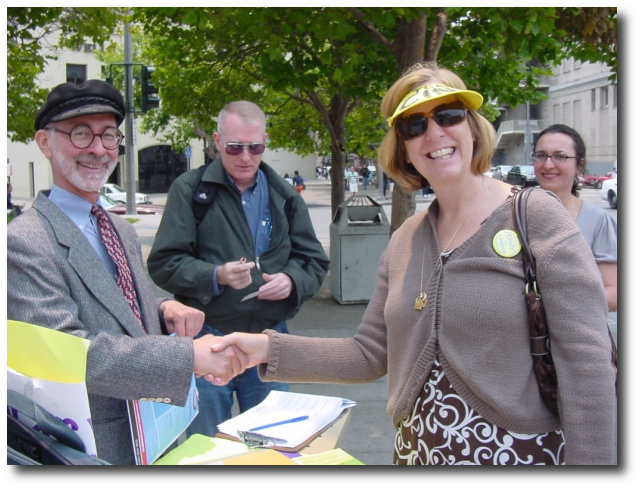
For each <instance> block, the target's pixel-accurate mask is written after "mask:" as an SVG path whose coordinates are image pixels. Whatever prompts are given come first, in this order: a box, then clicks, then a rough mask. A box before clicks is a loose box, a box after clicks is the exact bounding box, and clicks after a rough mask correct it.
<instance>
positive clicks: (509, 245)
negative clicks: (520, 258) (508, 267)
mask: <svg viewBox="0 0 640 488" xmlns="http://www.w3.org/2000/svg"><path fill="white" fill-rule="evenodd" d="M521 248H522V246H521V245H520V240H519V239H518V234H516V233H515V232H514V231H512V230H501V231H500V232H498V233H497V234H496V235H495V236H493V250H494V251H495V252H497V253H498V254H499V255H500V256H502V257H503V258H512V257H513V256H515V255H516V254H518V253H519V252H520V249H521Z"/></svg>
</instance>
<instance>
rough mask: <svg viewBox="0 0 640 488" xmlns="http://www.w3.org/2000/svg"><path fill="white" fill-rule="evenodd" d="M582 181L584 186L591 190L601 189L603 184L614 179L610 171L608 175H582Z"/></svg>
mask: <svg viewBox="0 0 640 488" xmlns="http://www.w3.org/2000/svg"><path fill="white" fill-rule="evenodd" d="M581 176H582V178H580V181H581V182H582V186H588V187H591V188H596V189H598V190H599V189H601V188H602V183H603V182H605V181H607V180H610V179H612V178H613V173H612V172H611V171H609V172H608V173H607V174H606V175H602V176H598V175H584V174H583V175H581Z"/></svg>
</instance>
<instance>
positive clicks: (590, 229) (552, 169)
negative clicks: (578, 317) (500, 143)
mask: <svg viewBox="0 0 640 488" xmlns="http://www.w3.org/2000/svg"><path fill="white" fill-rule="evenodd" d="M586 154H587V150H586V147H585V144H584V141H583V140H582V137H580V134H578V132H576V131H575V130H574V129H572V128H571V127H568V126H566V125H563V124H555V125H551V126H549V127H547V128H546V129H545V130H543V131H542V132H541V133H540V135H539V136H538V140H537V141H536V145H535V149H534V151H533V155H532V156H533V169H534V171H535V173H536V179H537V180H538V183H539V184H540V187H541V188H544V189H545V190H549V191H551V192H553V193H555V194H556V196H557V197H558V198H559V199H560V201H561V202H562V206H563V207H564V208H565V209H566V210H567V212H569V215H570V216H571V218H572V219H573V220H574V221H575V223H576V225H577V226H578V227H579V228H580V232H582V235H583V236H584V238H585V239H586V241H587V244H589V247H590V248H591V252H592V253H593V257H594V258H595V260H596V263H597V265H598V270H599V271H600V274H601V275H602V282H603V284H604V291H605V294H606V297H607V306H608V307H609V311H610V312H615V311H616V310H618V224H617V222H616V221H615V219H614V218H613V217H612V216H611V215H609V214H608V213H607V212H606V211H605V210H603V209H602V208H600V207H596V206H595V205H592V204H590V203H588V202H586V201H584V200H582V199H580V198H579V196H578V176H580V175H581V174H582V173H584V170H585V166H586V162H587V160H586Z"/></svg>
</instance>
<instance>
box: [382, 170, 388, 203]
mask: <svg viewBox="0 0 640 488" xmlns="http://www.w3.org/2000/svg"><path fill="white" fill-rule="evenodd" d="M388 188H389V177H388V176H387V173H382V196H383V197H384V198H387V189H388Z"/></svg>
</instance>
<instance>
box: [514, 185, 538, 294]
mask: <svg viewBox="0 0 640 488" xmlns="http://www.w3.org/2000/svg"><path fill="white" fill-rule="evenodd" d="M530 192H531V188H526V189H519V190H518V191H517V192H516V194H515V196H514V197H513V207H512V212H513V222H514V223H515V226H516V233H517V234H518V239H519V240H520V244H521V245H522V257H523V259H522V265H523V268H524V276H525V279H526V280H527V283H528V284H529V286H530V288H531V289H532V290H535V291H536V293H537V284H536V260H535V258H534V257H533V253H532V252H531V248H530V247H529V240H528V238H527V227H526V223H525V222H526V221H525V218H526V206H527V200H528V198H529V193H530Z"/></svg>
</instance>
